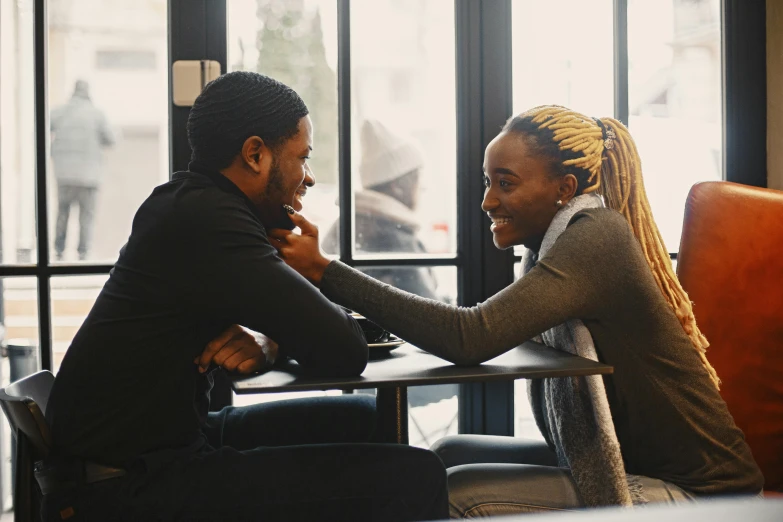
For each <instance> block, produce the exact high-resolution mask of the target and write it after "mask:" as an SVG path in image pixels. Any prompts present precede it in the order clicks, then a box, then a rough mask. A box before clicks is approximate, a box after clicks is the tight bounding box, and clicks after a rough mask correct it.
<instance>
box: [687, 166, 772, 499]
mask: <svg viewBox="0 0 783 522" xmlns="http://www.w3.org/2000/svg"><path fill="white" fill-rule="evenodd" d="M677 274H678V276H679V279H680V282H681V283H682V286H683V288H684V289H685V291H686V292H688V295H689V296H690V299H691V301H692V302H693V303H694V307H693V311H694V314H695V315H696V321H697V323H698V324H699V327H700V329H701V331H702V332H703V333H704V335H705V336H707V339H708V340H709V342H710V348H709V349H708V351H707V357H708V359H709V361H710V362H711V363H712V365H713V366H714V367H715V370H716V371H717V372H718V376H719V377H720V378H721V380H722V385H721V395H722V396H723V398H724V400H725V401H726V404H727V405H728V407H729V411H730V412H731V414H732V416H733V417H734V420H735V422H736V423H737V425H738V426H739V427H740V429H742V431H743V432H744V433H745V437H746V439H747V441H748V444H749V445H750V448H751V450H752V451H753V456H754V458H755V459H756V462H758V464H759V466H760V467H761V470H762V472H763V473H764V477H765V490H771V491H783V192H779V191H776V190H771V189H763V188H756V187H749V186H745V185H739V184H736V183H729V182H706V183H699V184H697V185H694V186H693V188H692V189H691V191H690V193H689V195H688V199H687V202H686V205H685V221H684V224H683V230H682V238H681V242H680V252H679V255H678V259H677Z"/></svg>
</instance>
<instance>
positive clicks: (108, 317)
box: [38, 72, 447, 521]
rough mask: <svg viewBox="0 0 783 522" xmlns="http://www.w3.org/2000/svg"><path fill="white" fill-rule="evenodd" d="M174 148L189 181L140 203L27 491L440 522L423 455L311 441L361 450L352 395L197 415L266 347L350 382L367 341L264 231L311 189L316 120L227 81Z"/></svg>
mask: <svg viewBox="0 0 783 522" xmlns="http://www.w3.org/2000/svg"><path fill="white" fill-rule="evenodd" d="M188 139H189V141H190V145H191V148H192V149H193V157H192V162H191V164H190V166H189V170H188V172H180V173H177V174H175V175H174V177H173V179H172V181H171V182H169V183H166V184H164V185H161V186H160V187H157V188H156V189H155V190H154V191H153V193H152V195H151V196H150V197H149V198H148V199H147V200H146V201H145V202H144V203H143V204H142V206H141V207H140V209H139V211H138V212H137V214H136V216H135V218H134V221H133V229H132V232H131V236H130V238H129V240H128V243H127V244H126V245H125V247H123V249H122V251H121V252H120V257H119V259H118V261H117V263H116V265H115V267H114V269H113V270H112V273H111V277H110V278H109V280H108V281H107V283H106V285H105V287H104V289H103V291H102V292H101V294H100V295H99V297H98V299H97V301H96V303H95V306H94V307H93V309H92V311H91V312H90V314H89V316H88V317H87V319H86V320H85V322H84V324H83V325H82V327H81V329H80V330H79V332H78V333H77V335H76V337H75V338H74V341H73V344H72V345H71V347H70V349H69V350H68V353H67V354H66V356H65V359H64V360H63V363H62V366H61V368H60V372H59V374H58V375H57V379H56V380H55V383H54V388H53V390H52V396H51V398H50V400H49V406H48V409H47V412H46V413H47V419H48V421H49V422H50V424H51V428H52V432H53V438H54V446H55V450H54V454H55V458H54V459H52V462H51V463H47V465H49V466H50V468H51V471H44V472H42V473H39V474H38V476H39V482H43V483H44V486H48V485H49V483H48V481H47V479H46V476H51V475H59V476H62V475H66V476H70V477H73V475H74V473H76V474H78V473H79V472H81V471H82V470H83V476H78V477H77V478H76V479H75V480H78V481H80V482H86V483H87V484H84V485H81V486H80V487H78V488H76V489H69V488H67V487H58V485H61V484H62V483H63V482H64V481H63V480H57V481H52V482H53V484H52V488H51V489H52V492H51V493H50V494H48V495H47V496H46V498H45V505H46V508H45V509H46V510H47V515H48V516H50V517H51V520H59V518H57V517H58V516H61V514H62V513H63V512H66V513H70V511H68V510H69V509H73V511H75V512H76V514H77V515H79V514H81V515H82V516H83V517H84V520H101V521H106V520H126V519H129V520H189V521H190V520H231V521H236V520H264V521H271V520H315V519H319V520H337V519H339V520H372V519H377V520H421V519H427V518H440V517H445V516H446V515H447V510H446V488H445V471H444V469H443V465H442V463H441V462H440V460H439V459H438V458H437V457H435V456H434V455H433V454H432V453H430V452H427V451H423V450H417V449H415V448H409V447H402V446H385V445H371V444H318V443H324V442H329V443H339V442H357V441H366V440H368V439H369V436H370V434H369V431H371V430H369V429H368V428H367V426H368V425H369V424H371V421H372V418H373V415H374V411H373V410H372V408H371V407H369V406H368V405H367V403H366V402H365V401H366V400H367V399H366V398H362V397H349V398H345V399H343V398H340V397H337V398H332V400H330V399H327V398H323V399H319V400H317V401H315V402H304V403H299V404H300V405H299V406H296V405H283V406H281V405H276V406H272V407H268V408H265V407H263V406H256V407H249V408H227V409H224V410H223V411H221V412H220V413H219V414H209V415H207V407H208V393H209V389H210V388H211V379H212V368H213V366H215V365H222V366H224V367H226V368H228V369H236V370H238V371H240V372H250V371H255V370H258V369H262V368H265V367H267V366H269V365H270V364H272V363H273V360H274V358H275V353H276V351H277V349H278V346H279V350H280V352H281V353H283V354H285V355H288V356H291V357H292V358H294V359H296V361H297V362H298V363H299V364H300V365H301V366H302V367H304V368H305V369H307V370H309V371H310V372H313V373H319V374H323V375H334V376H348V375H358V374H360V373H361V372H362V371H363V370H364V367H365V365H366V363H367V344H366V341H365V339H364V336H363V334H362V332H361V329H360V328H359V327H358V325H357V323H356V322H355V321H354V320H353V319H352V318H351V317H349V316H348V315H347V314H346V313H345V312H344V311H343V310H342V309H341V308H340V307H338V306H336V305H334V304H332V303H331V302H329V301H328V300H327V299H326V298H325V297H323V296H322V295H321V294H320V293H319V292H318V291H317V290H316V288H315V287H314V286H312V285H311V284H310V283H308V282H307V281H306V280H305V279H303V278H301V277H300V276H299V275H298V274H296V273H295V272H294V271H293V270H291V269H290V268H288V267H287V266H286V265H285V263H283V262H282V261H281V260H280V258H279V257H278V256H277V254H276V250H275V249H274V248H273V247H272V246H271V244H270V243H269V240H268V239H267V235H266V230H267V229H269V228H280V227H284V228H285V227H287V228H291V227H292V223H291V221H290V220H289V219H288V214H287V213H286V210H285V209H284V206H286V205H288V206H291V207H293V208H295V209H297V210H299V209H301V208H302V198H303V197H304V196H305V194H306V192H307V190H308V189H309V188H310V187H311V186H312V185H314V184H315V178H314V177H313V176H312V173H311V172H310V169H309V166H308V164H307V160H308V156H309V154H310V151H312V148H313V143H312V123H311V122H310V118H309V116H308V110H307V107H306V106H305V104H304V103H303V102H302V100H301V99H300V98H299V96H298V95H297V94H296V93H295V92H294V91H293V90H292V89H290V88H288V87H286V86H285V85H283V84H281V83H279V82H277V81H275V80H273V79H271V78H268V77H266V76H262V75H259V74H255V73H247V72H235V73H230V74H226V75H224V76H222V77H220V78H218V79H217V80H215V81H213V82H211V83H210V84H209V85H207V87H206V88H205V89H204V91H203V92H202V94H201V95H200V96H199V97H198V99H197V100H196V102H195V104H194V106H193V108H192V109H191V113H190V117H189V120H188ZM234 324H240V325H243V326H246V327H248V328H252V329H253V330H254V331H257V332H263V334H264V335H261V334H257V335H254V336H252V337H251V335H250V334H249V333H248V332H246V331H244V330H243V329H241V328H240V327H237V326H232V325H234ZM253 337H255V338H256V339H257V341H256V340H254V339H253ZM210 340H212V341H210ZM205 345H207V348H206V349H204V347H205ZM286 444H288V446H286ZM292 444H303V445H302V446H292ZM281 446H282V447H281ZM84 462H87V464H86V465H83V463H84ZM74 469H75V470H76V471H75V472H74V471H73V470H74ZM69 472H70V473H69ZM107 476H109V477H113V478H108V479H104V480H97V481H95V482H92V483H90V482H91V478H92V479H95V478H98V479H100V478H102V477H107ZM46 489H49V488H48V487H47V488H46ZM58 514H59V515H58Z"/></svg>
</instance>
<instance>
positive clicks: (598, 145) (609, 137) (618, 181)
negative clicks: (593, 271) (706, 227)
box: [504, 105, 720, 387]
mask: <svg viewBox="0 0 783 522" xmlns="http://www.w3.org/2000/svg"><path fill="white" fill-rule="evenodd" d="M504 130H507V131H508V130H510V131H512V132H513V131H516V132H522V133H531V134H532V135H533V136H534V137H536V138H538V141H539V142H540V141H541V139H542V138H546V137H550V138H551V140H552V141H551V142H550V143H549V144H547V143H538V145H539V149H541V152H543V153H544V154H546V153H547V152H548V151H547V150H546V149H547V148H549V149H550V151H549V152H551V145H552V144H556V146H557V149H558V150H557V152H558V154H557V158H558V162H559V163H560V165H553V166H554V167H556V168H555V172H560V173H561V174H563V175H565V173H568V172H571V173H574V175H575V176H576V177H577V180H578V181H579V189H578V193H580V194H584V193H590V192H598V193H599V194H600V195H602V196H603V198H604V201H605V203H606V205H607V206H608V207H609V208H612V209H614V210H616V211H618V212H620V213H621V214H622V215H623V216H624V217H625V219H626V220H627V221H628V224H629V225H631V229H632V230H633V233H634V235H635V236H636V238H637V239H638V240H639V243H640V245H641V247H642V251H643V252H644V256H645V258H646V259H647V263H648V264H649V265H650V270H651V271H652V274H653V277H654V278H655V282H656V283H657V284H658V288H659V289H660V290H661V292H662V293H663V295H664V297H665V298H666V301H667V302H668V303H669V306H671V308H672V310H674V313H675V314H676V315H677V318H678V319H679V320H680V324H682V327H683V329H684V330H685V333H686V334H687V335H688V337H689V338H690V340H691V342H692V343H693V346H694V348H696V351H697V352H698V354H699V357H700V358H701V362H702V364H704V367H705V368H706V370H707V372H708V373H709V375H710V377H711V379H712V381H713V382H714V383H715V386H716V387H718V386H719V385H720V379H719V378H718V375H717V373H716V372H715V369H714V368H713V367H712V365H711V364H710V363H709V361H708V360H707V356H706V350H707V347H708V346H709V342H708V341H707V338H706V337H704V335H702V333H701V331H700V330H699V327H698V326H697V325H696V318H695V317H694V315H693V308H692V305H691V301H690V300H689V298H688V294H686V293H685V290H683V288H682V286H680V282H679V280H678V279H677V276H676V274H675V273H674V270H673V268H672V264H671V260H670V259H669V251H668V250H667V249H666V246H665V245H664V243H663V238H662V237H661V233H660V232H659V231H658V226H657V225H656V224H655V220H654V219H653V216H652V211H651V209H650V203H649V201H648V200H647V193H646V192H645V190H644V182H643V180H642V165H641V160H640V159H639V153H638V152H637V150H636V144H635V143H634V141H633V139H632V138H631V135H630V133H629V132H628V129H627V128H626V127H625V125H623V124H622V123H620V122H619V121H617V120H615V119H613V118H602V119H600V120H594V119H592V118H588V117H586V116H584V115H582V114H579V113H578V112H574V111H571V110H569V109H566V108H565V107H560V106H555V105H545V106H541V107H536V108H534V109H530V110H529V111H526V112H524V113H522V114H520V115H519V116H517V117H516V118H513V119H512V120H510V121H509V122H508V124H506V127H505V128H504Z"/></svg>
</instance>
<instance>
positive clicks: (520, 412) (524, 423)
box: [514, 379, 544, 440]
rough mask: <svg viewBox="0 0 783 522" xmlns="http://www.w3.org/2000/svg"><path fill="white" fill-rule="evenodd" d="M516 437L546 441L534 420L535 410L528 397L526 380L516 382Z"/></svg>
mask: <svg viewBox="0 0 783 522" xmlns="http://www.w3.org/2000/svg"><path fill="white" fill-rule="evenodd" d="M514 436H515V437H521V438H523V439H533V440H544V436H543V435H542V434H541V432H540V431H539V430H538V426H537V425H536V421H535V419H534V418H533V410H532V408H531V407H530V401H529V400H528V397H527V380H526V379H521V380H518V381H514Z"/></svg>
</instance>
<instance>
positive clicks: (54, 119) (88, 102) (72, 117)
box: [51, 80, 115, 261]
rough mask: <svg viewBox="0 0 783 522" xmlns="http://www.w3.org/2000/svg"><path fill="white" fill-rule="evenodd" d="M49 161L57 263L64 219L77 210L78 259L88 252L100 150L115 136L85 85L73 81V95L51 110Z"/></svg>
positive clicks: (60, 256) (62, 243)
mask: <svg viewBox="0 0 783 522" xmlns="http://www.w3.org/2000/svg"><path fill="white" fill-rule="evenodd" d="M51 130H52V162H53V164H54V175H55V179H56V180H57V201H58V207H57V226H56V231H55V240H54V251H55V255H56V256H57V260H58V261H62V259H63V254H64V252H65V241H66V233H67V229H68V217H69V215H70V212H71V207H72V206H73V205H78V207H79V244H78V247H77V252H78V254H79V260H82V261H83V260H85V259H86V258H87V255H88V253H89V250H90V244H91V239H92V230H93V225H94V219H95V201H96V197H97V193H98V189H99V188H100V184H101V180H102V178H103V175H104V172H103V149H104V148H106V147H110V146H112V145H114V142H115V136H114V133H113V132H112V130H111V128H110V126H109V124H108V122H107V120H106V116H105V115H104V113H103V112H102V111H101V110H100V109H98V108H97V107H96V106H95V105H94V104H93V102H92V99H91V98H90V88H89V84H88V83H87V82H86V81H84V80H78V81H76V83H75V85H74V89H73V95H72V96H71V98H70V100H68V102H66V103H65V104H64V105H63V106H61V107H58V108H56V109H53V110H52V113H51Z"/></svg>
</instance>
